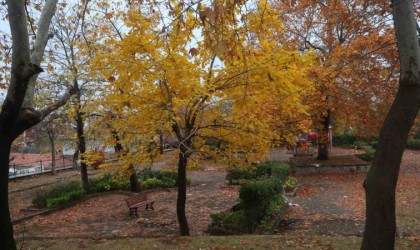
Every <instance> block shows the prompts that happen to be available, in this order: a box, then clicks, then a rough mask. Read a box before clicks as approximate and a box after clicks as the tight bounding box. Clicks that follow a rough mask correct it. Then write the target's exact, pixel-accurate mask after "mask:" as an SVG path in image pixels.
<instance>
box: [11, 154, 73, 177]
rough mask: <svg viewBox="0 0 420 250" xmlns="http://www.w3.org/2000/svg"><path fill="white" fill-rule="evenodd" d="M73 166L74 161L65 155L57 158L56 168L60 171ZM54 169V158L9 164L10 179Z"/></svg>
mask: <svg viewBox="0 0 420 250" xmlns="http://www.w3.org/2000/svg"><path fill="white" fill-rule="evenodd" d="M69 168H73V162H72V161H71V160H68V159H66V158H65V157H60V158H56V160H55V170H56V171H60V170H64V169H69ZM51 171H52V160H47V161H42V160H39V161H35V162H32V163H25V164H12V165H9V179H14V178H19V177H24V176H31V175H37V174H43V173H48V172H51Z"/></svg>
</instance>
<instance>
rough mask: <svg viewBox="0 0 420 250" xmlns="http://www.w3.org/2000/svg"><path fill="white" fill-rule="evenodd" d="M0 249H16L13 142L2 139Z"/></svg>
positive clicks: (0, 150)
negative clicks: (11, 201)
mask: <svg viewBox="0 0 420 250" xmlns="http://www.w3.org/2000/svg"><path fill="white" fill-rule="evenodd" d="M0 143H1V147H0V223H1V225H0V249H16V244H15V240H14V238H13V225H12V221H11V218H10V211H9V199H8V195H9V156H10V148H11V145H12V142H11V141H9V140H2V138H0Z"/></svg>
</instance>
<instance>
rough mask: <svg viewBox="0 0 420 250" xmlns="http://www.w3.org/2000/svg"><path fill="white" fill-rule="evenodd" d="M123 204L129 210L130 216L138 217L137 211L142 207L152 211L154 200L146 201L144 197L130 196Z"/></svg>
mask: <svg viewBox="0 0 420 250" xmlns="http://www.w3.org/2000/svg"><path fill="white" fill-rule="evenodd" d="M125 202H126V203H127V207H128V208H129V209H130V215H135V216H138V214H137V209H138V208H139V207H141V206H144V205H145V206H146V210H147V209H149V208H150V209H152V210H154V208H153V203H154V202H155V200H148V199H147V196H146V195H135V196H131V197H130V198H127V199H125Z"/></svg>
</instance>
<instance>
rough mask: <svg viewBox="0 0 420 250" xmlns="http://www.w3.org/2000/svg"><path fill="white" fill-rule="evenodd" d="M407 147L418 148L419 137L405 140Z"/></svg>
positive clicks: (419, 145)
mask: <svg viewBox="0 0 420 250" xmlns="http://www.w3.org/2000/svg"><path fill="white" fill-rule="evenodd" d="M406 147H407V148H409V149H418V150H420V139H413V140H408V141H407V146H406Z"/></svg>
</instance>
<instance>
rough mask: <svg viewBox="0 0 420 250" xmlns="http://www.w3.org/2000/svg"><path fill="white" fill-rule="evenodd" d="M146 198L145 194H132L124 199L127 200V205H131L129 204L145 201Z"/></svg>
mask: <svg viewBox="0 0 420 250" xmlns="http://www.w3.org/2000/svg"><path fill="white" fill-rule="evenodd" d="M146 200H147V196H146V195H134V196H131V197H130V198H128V199H126V200H125V201H126V202H127V206H131V205H134V204H137V203H140V202H142V201H146Z"/></svg>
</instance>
